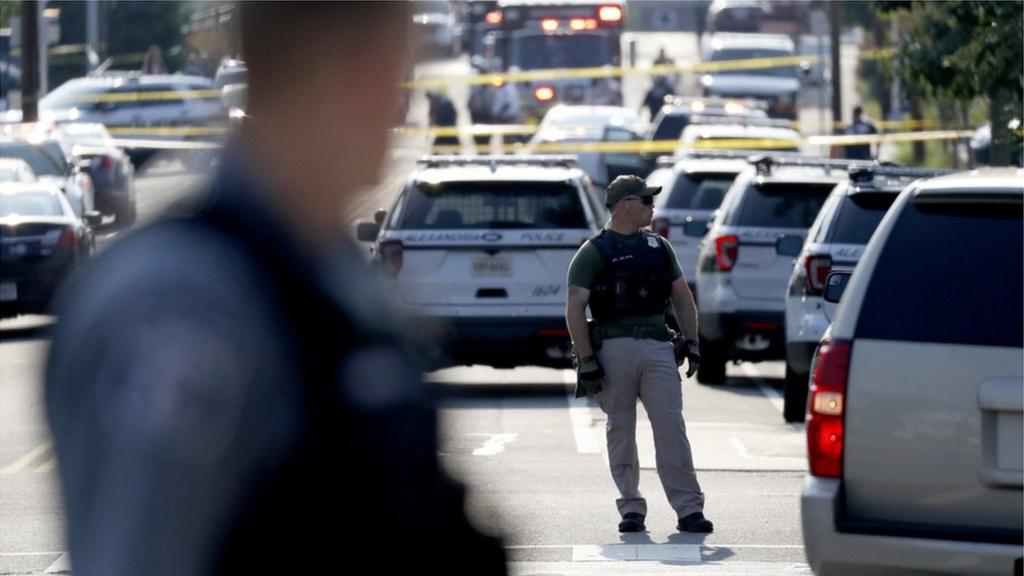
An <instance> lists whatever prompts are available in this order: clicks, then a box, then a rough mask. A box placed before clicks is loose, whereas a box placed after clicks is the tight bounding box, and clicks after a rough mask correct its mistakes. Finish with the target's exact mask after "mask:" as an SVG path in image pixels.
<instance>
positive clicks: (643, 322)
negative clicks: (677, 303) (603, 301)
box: [568, 230, 683, 328]
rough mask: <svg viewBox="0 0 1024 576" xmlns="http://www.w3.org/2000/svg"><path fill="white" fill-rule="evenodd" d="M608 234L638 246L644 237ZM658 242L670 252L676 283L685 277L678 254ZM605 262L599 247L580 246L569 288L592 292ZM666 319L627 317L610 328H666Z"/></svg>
mask: <svg viewBox="0 0 1024 576" xmlns="http://www.w3.org/2000/svg"><path fill="white" fill-rule="evenodd" d="M606 234H608V235H610V236H611V237H612V238H614V239H616V240H618V241H620V242H623V243H625V244H633V245H635V244H637V243H638V242H642V241H643V238H644V235H643V233H641V232H637V233H635V234H630V235H628V236H626V235H623V234H619V233H618V232H613V231H612V230H606ZM658 241H659V242H660V243H661V247H662V248H663V249H665V250H668V254H669V262H671V263H672V281H673V282H674V281H676V280H678V279H679V278H681V277H682V276H683V269H682V268H681V267H680V266H679V259H678V258H676V252H675V250H673V249H672V244H671V243H669V242H668V241H667V240H665V239H664V238H662V237H660V236H659V237H658ZM604 266H605V261H604V257H602V256H601V251H600V250H598V249H597V246H594V244H593V243H592V242H591V241H590V240H587V241H586V242H585V243H584V244H583V246H580V249H579V251H577V252H576V255H575V256H573V259H572V263H571V264H569V278H568V284H569V286H579V287H580V288H586V289H588V290H591V289H592V287H593V285H594V281H595V280H596V279H597V276H598V274H600V273H601V271H602V270H604ZM664 325H665V317H664V316H663V315H661V314H654V315H651V316H626V317H625V318H620V319H619V320H616V321H614V322H611V323H610V324H609V326H615V327H627V328H630V327H634V326H636V327H648V326H664Z"/></svg>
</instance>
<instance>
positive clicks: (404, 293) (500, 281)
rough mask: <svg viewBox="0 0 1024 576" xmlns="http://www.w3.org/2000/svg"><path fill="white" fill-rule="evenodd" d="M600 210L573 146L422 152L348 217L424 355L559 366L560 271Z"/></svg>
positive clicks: (598, 223) (600, 219)
mask: <svg viewBox="0 0 1024 576" xmlns="http://www.w3.org/2000/svg"><path fill="white" fill-rule="evenodd" d="M606 218H607V216H606V212H605V209H604V207H603V206H601V204H600V203H599V202H598V201H597V200H596V198H595V197H594V195H593V193H592V191H591V184H590V181H589V179H588V178H587V175H586V174H585V173H584V172H583V171H582V170H581V169H580V168H579V167H578V166H577V165H576V159H575V157H572V156H476V157H474V156H428V157H425V158H423V159H421V160H420V162H419V166H418V167H417V169H416V170H415V171H414V172H413V173H412V175H411V176H410V177H409V179H408V180H407V182H406V183H405V186H404V187H403V189H402V191H401V193H400V194H399V196H398V198H397V199H396V200H395V202H394V204H393V206H392V207H391V210H390V211H389V212H386V213H385V212H383V211H381V212H378V216H377V220H378V222H376V223H371V222H363V223H359V224H358V227H357V235H358V237H359V239H360V240H364V241H373V242H375V249H374V252H375V256H374V261H375V264H376V266H377V267H378V268H379V270H380V272H381V273H382V274H383V276H384V277H385V280H386V281H385V284H386V285H387V286H389V288H390V289H391V290H393V292H394V296H395V299H396V300H397V301H398V302H399V303H400V304H401V305H403V306H404V307H405V308H406V311H407V312H408V314H409V315H410V316H412V317H413V318H415V319H417V320H418V321H422V322H423V323H424V324H425V325H427V326H428V328H427V329H428V330H429V331H431V333H432V334H436V335H437V336H438V338H437V339H436V341H443V342H445V343H446V344H445V345H444V346H443V347H438V349H435V350H431V351H430V352H431V355H432V356H433V357H432V358H431V360H432V363H433V364H434V365H435V366H443V365H453V364H485V365H490V366H494V367H501V368H509V367H514V366H520V365H525V364H531V365H538V366H552V367H565V366H567V365H568V358H569V355H568V353H569V349H570V346H569V338H568V336H569V333H568V330H567V329H566V326H565V298H566V295H565V278H566V271H567V270H568V268H569V263H570V261H571V260H572V257H573V255H574V254H575V253H576V250H577V249H579V247H580V245H581V244H582V243H583V242H584V240H586V239H587V238H589V237H591V236H593V235H595V234H596V233H597V232H598V231H599V230H600V229H601V228H602V227H603V225H604V223H605V220H606Z"/></svg>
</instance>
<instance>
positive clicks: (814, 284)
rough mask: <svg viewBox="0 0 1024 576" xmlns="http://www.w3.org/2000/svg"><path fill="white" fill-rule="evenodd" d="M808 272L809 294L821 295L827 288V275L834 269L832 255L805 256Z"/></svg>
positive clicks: (805, 267)
mask: <svg viewBox="0 0 1024 576" xmlns="http://www.w3.org/2000/svg"><path fill="white" fill-rule="evenodd" d="M804 270H805V271H806V272H807V294H808V295H811V296H820V295H821V294H822V292H824V290H825V277H826V276H828V273H829V271H831V270H832V257H831V256H829V255H828V254H814V255H809V256H807V257H806V258H804Z"/></svg>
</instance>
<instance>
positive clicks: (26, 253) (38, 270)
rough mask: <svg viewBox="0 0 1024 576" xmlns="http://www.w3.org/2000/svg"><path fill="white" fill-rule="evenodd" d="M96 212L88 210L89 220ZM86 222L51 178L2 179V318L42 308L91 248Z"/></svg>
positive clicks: (36, 311)
mask: <svg viewBox="0 0 1024 576" xmlns="http://www.w3.org/2000/svg"><path fill="white" fill-rule="evenodd" d="M97 218H99V215H98V214H95V213H93V214H91V215H90V216H89V219H90V220H93V222H90V223H89V224H92V225H95V224H98V222H95V220H96V219H97ZM89 224H87V223H85V222H83V221H82V220H80V219H79V218H78V217H77V216H76V215H75V213H74V211H73V210H72V209H71V205H70V204H68V201H67V198H65V197H64V194H62V193H61V191H60V189H59V188H57V187H56V186H54V185H52V184H45V183H30V184H20V183H19V184H15V183H7V184H0V318H9V317H12V316H17V315H19V314H40V313H46V311H47V309H48V307H49V304H50V300H51V299H52V298H53V295H54V293H55V292H56V291H57V289H58V288H59V287H60V285H61V284H62V283H63V282H64V280H65V279H66V278H67V277H68V276H69V275H70V274H71V273H72V272H73V271H74V270H75V269H76V268H78V267H79V266H81V265H82V264H84V263H85V262H86V261H87V260H88V259H89V258H90V257H91V256H92V254H93V252H94V250H95V245H96V242H95V239H94V237H93V233H92V230H91V228H90V226H89Z"/></svg>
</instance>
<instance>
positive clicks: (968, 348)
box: [801, 169, 1024, 576]
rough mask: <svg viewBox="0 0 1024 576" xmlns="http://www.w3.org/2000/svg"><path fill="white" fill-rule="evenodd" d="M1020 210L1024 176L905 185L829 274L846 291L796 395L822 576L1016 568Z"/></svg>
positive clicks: (807, 509)
mask: <svg viewBox="0 0 1024 576" xmlns="http://www.w3.org/2000/svg"><path fill="white" fill-rule="evenodd" d="M1022 208H1024V171H1013V170H1006V169H1001V170H990V171H983V172H971V173H961V174H956V175H951V176H944V177H941V178H935V179H931V180H926V181H922V182H919V183H916V184H914V185H912V186H910V187H908V188H907V189H906V190H904V191H903V192H902V193H901V194H900V196H899V198H898V199H897V200H896V202H895V204H893V206H892V207H891V208H890V209H889V212H888V213H887V214H886V216H885V217H884V218H883V219H882V222H881V224H880V225H879V226H878V229H877V230H876V231H875V234H874V235H873V236H872V238H871V241H870V242H868V244H867V247H866V248H865V250H864V254H863V255H862V256H861V259H860V262H859V263H858V264H857V268H856V270H855V271H854V272H853V273H852V276H851V274H850V273H844V272H833V273H832V274H830V275H829V276H828V277H827V278H826V294H825V295H826V298H827V299H829V300H830V301H837V300H838V299H839V298H838V296H839V293H841V292H842V288H843V286H844V285H845V288H846V290H845V294H842V301H841V302H840V304H839V308H838V309H837V311H836V318H835V321H834V322H833V324H832V327H831V328H830V329H829V332H828V333H827V334H826V336H825V338H824V339H823V340H822V342H821V345H820V346H819V348H818V351H817V353H816V356H815V359H814V363H813V368H812V377H811V390H810V399H809V402H808V415H807V444H808V446H807V448H808V457H809V461H810V468H809V470H810V472H809V474H808V476H807V477H806V480H805V482H804V489H803V494H802V497H801V509H802V519H803V536H804V546H805V549H806V553H807V560H808V562H809V563H810V565H811V567H812V569H814V571H815V573H816V574H818V575H819V576H820V575H828V574H854V573H856V574H972V575H975V574H978V575H984V574H993V575H995V574H1002V575H1007V574H1014V573H1016V574H1020V573H1021V563H1022V561H1021V559H1022V558H1024V546H1022V545H1021V544H1022V542H1024V498H1022V486H1024V422H1022V421H1024V368H1022V357H1024V336H1022V334H1024V322H1022V318H1024V306H1022V302H1024V299H1022V297H1021V295H1022V294H1024V282H1022V276H1024V273H1022V268H1024V264H1022V262H1024V253H1022V246H1024V235H1022V219H1021V214H1022ZM847 280H848V284H847V283H846V281H847Z"/></svg>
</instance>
